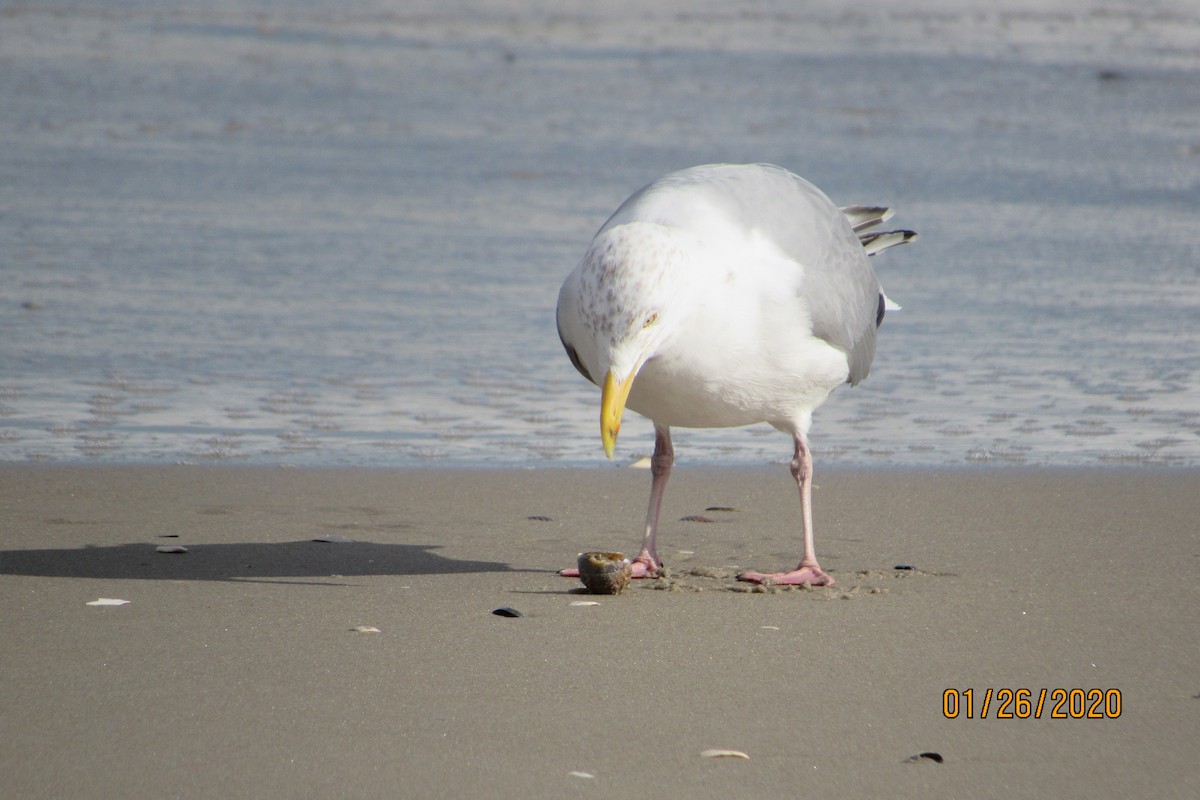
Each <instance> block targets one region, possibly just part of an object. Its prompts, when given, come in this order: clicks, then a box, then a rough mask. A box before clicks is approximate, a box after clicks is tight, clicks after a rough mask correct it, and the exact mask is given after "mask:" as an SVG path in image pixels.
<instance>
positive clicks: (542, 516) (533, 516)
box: [525, 514, 554, 522]
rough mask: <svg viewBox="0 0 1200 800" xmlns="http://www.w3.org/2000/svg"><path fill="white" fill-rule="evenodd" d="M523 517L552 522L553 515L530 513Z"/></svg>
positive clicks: (532, 520)
mask: <svg viewBox="0 0 1200 800" xmlns="http://www.w3.org/2000/svg"><path fill="white" fill-rule="evenodd" d="M525 519H527V520H530V521H531V522H554V518H553V517H547V516H546V515H545V514H530V515H529V516H528V517H526V518H525Z"/></svg>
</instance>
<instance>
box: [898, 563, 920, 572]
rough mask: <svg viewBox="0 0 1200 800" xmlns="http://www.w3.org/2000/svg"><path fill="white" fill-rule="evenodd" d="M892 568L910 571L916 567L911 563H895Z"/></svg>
mask: <svg viewBox="0 0 1200 800" xmlns="http://www.w3.org/2000/svg"><path fill="white" fill-rule="evenodd" d="M892 569H903V570H908V571H910V572H911V571H912V570H915V569H916V567H914V566H913V565H912V564H897V565H896V566H894V567H892Z"/></svg>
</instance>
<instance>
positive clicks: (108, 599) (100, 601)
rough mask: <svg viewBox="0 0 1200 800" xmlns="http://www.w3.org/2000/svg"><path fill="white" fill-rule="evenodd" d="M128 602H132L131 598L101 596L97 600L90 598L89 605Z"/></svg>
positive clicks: (112, 604)
mask: <svg viewBox="0 0 1200 800" xmlns="http://www.w3.org/2000/svg"><path fill="white" fill-rule="evenodd" d="M128 602H130V601H129V600H119V599H117V598H115V597H101V598H99V599H97V600H89V601H88V605H89V606H123V605H125V604H126V603H128Z"/></svg>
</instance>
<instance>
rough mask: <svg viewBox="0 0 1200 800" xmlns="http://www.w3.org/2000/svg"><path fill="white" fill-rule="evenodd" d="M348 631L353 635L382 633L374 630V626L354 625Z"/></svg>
mask: <svg viewBox="0 0 1200 800" xmlns="http://www.w3.org/2000/svg"><path fill="white" fill-rule="evenodd" d="M350 630H352V631H354V632H355V633H382V632H383V631H381V630H379V628H376V627H375V626H374V625H355V626H354V627H353V628H351V629H350Z"/></svg>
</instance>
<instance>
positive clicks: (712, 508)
mask: <svg viewBox="0 0 1200 800" xmlns="http://www.w3.org/2000/svg"><path fill="white" fill-rule="evenodd" d="M704 510H705V511H737V509H736V508H734V507H733V506H709V507H708V508H706V509H704Z"/></svg>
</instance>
